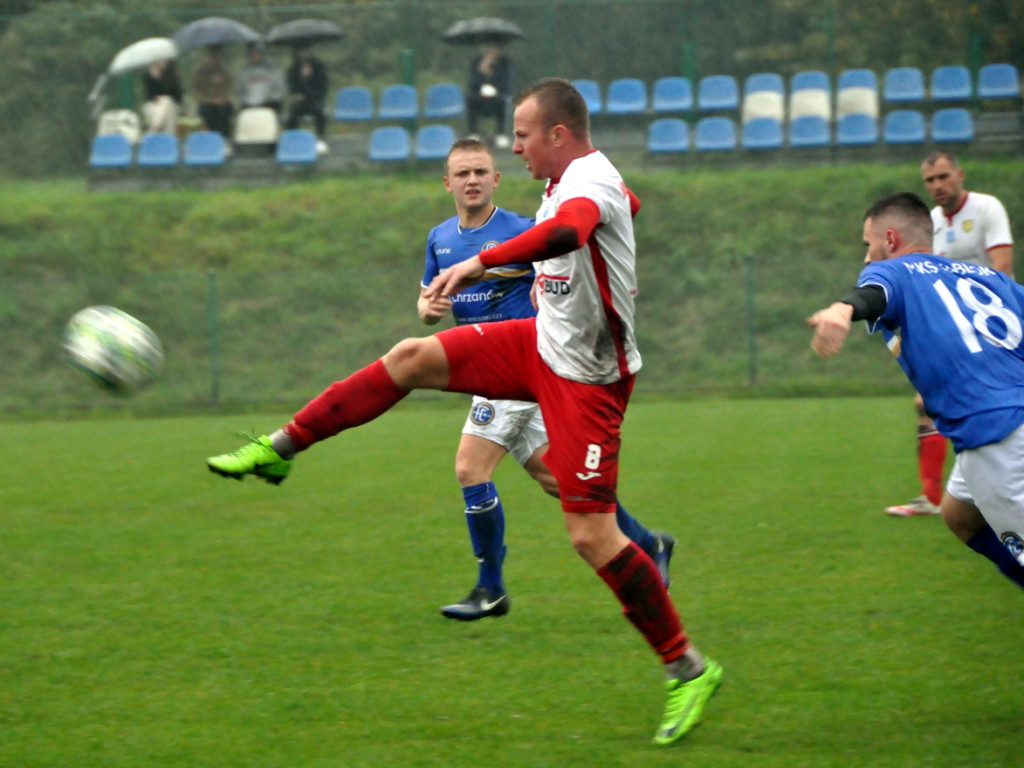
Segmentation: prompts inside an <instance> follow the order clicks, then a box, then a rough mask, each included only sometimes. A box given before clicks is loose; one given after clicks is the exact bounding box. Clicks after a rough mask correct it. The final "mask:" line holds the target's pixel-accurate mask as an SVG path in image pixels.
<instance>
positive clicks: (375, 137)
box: [369, 125, 411, 162]
mask: <svg viewBox="0 0 1024 768" xmlns="http://www.w3.org/2000/svg"><path fill="white" fill-rule="evenodd" d="M410 144H411V141H410V139H409V132H408V131H407V130H405V128H401V127H399V126H395V125H387V126H383V127H381V128H375V129H374V131H373V133H371V134H370V149H369V157H370V159H371V160H374V161H379V162H397V161H401V160H408V159H409V156H410V153H411V146H410Z"/></svg>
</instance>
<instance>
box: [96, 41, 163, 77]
mask: <svg viewBox="0 0 1024 768" xmlns="http://www.w3.org/2000/svg"><path fill="white" fill-rule="evenodd" d="M178 54H179V51H178V46H177V44H176V43H175V42H174V41H173V40H171V39H170V38H169V37H147V38H146V39H145V40H139V41H138V42H137V43H132V44H131V45H129V46H128V47H127V48H124V49H122V50H121V52H120V53H118V54H117V56H115V57H114V60H113V61H111V62H110V67H108V68H107V74H108V75H121V74H124V73H125V72H131V71H133V70H136V69H145V68H146V67H148V66H149V65H150V64H152V63H154V62H157V61H167V60H169V59H176V58H178Z"/></svg>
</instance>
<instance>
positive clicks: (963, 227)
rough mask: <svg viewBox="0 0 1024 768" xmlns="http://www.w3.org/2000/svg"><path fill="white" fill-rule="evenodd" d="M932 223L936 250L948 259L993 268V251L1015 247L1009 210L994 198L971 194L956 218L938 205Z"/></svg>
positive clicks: (955, 215)
mask: <svg viewBox="0 0 1024 768" xmlns="http://www.w3.org/2000/svg"><path fill="white" fill-rule="evenodd" d="M932 223H933V224H934V225H935V235H934V240H933V242H932V249H933V250H934V251H935V253H936V254H937V255H939V256H945V257H946V258H947V259H956V260H957V261H969V262H972V263H974V264H980V265H982V266H984V267H991V266H992V260H991V259H990V258H989V255H988V252H989V249H991V248H995V247H997V246H1000V245H1013V237H1012V236H1011V235H1010V219H1009V217H1008V216H1007V215H1006V209H1005V208H1004V207H1003V204H1002V203H1001V202H999V199H998V198H995V197H993V196H992V195H983V194H982V193H980V192H968V193H967V194H966V196H965V197H964V201H963V203H961V205H960V207H959V208H958V209H957V210H956V211H955V212H954V213H953V215H952V216H947V215H946V214H945V213H944V212H943V210H942V208H941V207H940V206H935V207H934V208H932Z"/></svg>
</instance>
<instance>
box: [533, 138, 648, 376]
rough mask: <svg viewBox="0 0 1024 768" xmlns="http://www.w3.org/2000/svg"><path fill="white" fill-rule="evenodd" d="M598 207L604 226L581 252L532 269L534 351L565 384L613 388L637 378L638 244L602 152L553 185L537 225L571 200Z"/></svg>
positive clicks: (622, 193)
mask: <svg viewBox="0 0 1024 768" xmlns="http://www.w3.org/2000/svg"><path fill="white" fill-rule="evenodd" d="M579 197H585V198H587V199H588V200H591V201H593V202H594V203H595V204H596V205H597V207H598V209H599V210H600V212H601V219H600V224H599V225H598V227H597V229H595V230H594V232H593V234H592V235H591V236H590V238H589V239H588V240H587V242H586V243H585V244H584V245H583V246H582V247H581V248H579V249H577V250H575V251H572V252H570V253H567V254H565V255H563V256H557V257H555V258H551V259H546V260H545V261H540V262H537V263H536V264H535V267H536V269H537V272H538V280H539V281H540V286H539V290H538V314H537V348H538V350H539V352H540V355H541V357H542V358H543V359H544V362H546V363H547V364H548V366H550V367H551V369H552V370H553V371H554V372H555V373H557V374H558V375H559V376H562V377H564V378H566V379H571V380H573V381H579V382H583V383H585V384H608V383H610V382H613V381H618V380H619V379H621V378H624V377H625V376H628V375H630V374H633V373H636V372H637V371H638V370H640V365H641V360H640V352H639V351H638V350H637V346H636V333H635V322H634V302H633V297H634V296H635V295H636V292H637V285H636V243H635V242H634V239H633V215H632V212H631V209H630V195H629V193H628V191H627V189H626V186H625V183H624V182H623V180H622V176H620V175H619V172H618V171H617V170H616V169H615V166H613V165H612V164H611V162H610V161H609V160H608V158H607V157H605V156H604V155H603V154H602V153H601V152H599V151H597V150H594V151H592V152H590V153H589V154H587V155H584V156H583V157H580V158H577V159H576V160H573V161H572V162H571V163H570V164H569V166H568V168H566V169H565V173H563V174H562V177H561V179H559V180H558V181H557V182H551V183H549V184H548V188H547V189H546V190H545V193H544V196H543V198H542V202H541V206H540V209H539V210H538V211H537V223H538V224H539V223H540V222H543V221H545V220H546V219H550V218H551V217H553V216H554V215H555V213H556V212H557V210H558V207H559V206H560V205H561V204H562V203H564V202H566V201H567V200H572V199H574V198H579Z"/></svg>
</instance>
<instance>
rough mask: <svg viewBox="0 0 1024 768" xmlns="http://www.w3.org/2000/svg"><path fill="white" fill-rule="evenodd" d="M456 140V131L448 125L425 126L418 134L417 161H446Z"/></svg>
mask: <svg viewBox="0 0 1024 768" xmlns="http://www.w3.org/2000/svg"><path fill="white" fill-rule="evenodd" d="M456 138H457V137H456V135H455V129H454V128H452V127H451V126H450V125H448V124H446V123H441V124H437V125H425V126H423V127H422V128H420V129H419V130H418V131H417V132H416V159H417V160H444V159H445V158H446V157H448V150H450V149H451V148H452V144H454V143H455V139H456Z"/></svg>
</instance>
